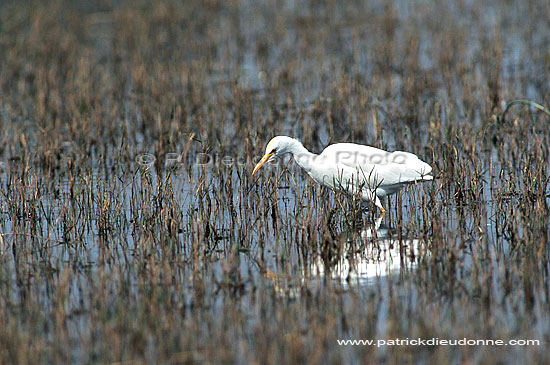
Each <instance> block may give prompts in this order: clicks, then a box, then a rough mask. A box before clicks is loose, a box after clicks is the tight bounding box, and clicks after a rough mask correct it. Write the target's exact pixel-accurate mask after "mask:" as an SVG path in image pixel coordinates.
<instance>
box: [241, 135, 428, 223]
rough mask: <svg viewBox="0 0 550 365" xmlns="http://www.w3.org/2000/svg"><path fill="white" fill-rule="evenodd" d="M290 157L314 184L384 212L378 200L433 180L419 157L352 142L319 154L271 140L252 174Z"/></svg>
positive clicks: (286, 140) (295, 142)
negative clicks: (351, 197) (417, 183)
mask: <svg viewBox="0 0 550 365" xmlns="http://www.w3.org/2000/svg"><path fill="white" fill-rule="evenodd" d="M285 154H291V155H292V156H293V157H294V160H295V161H296V163H297V164H298V165H299V166H300V167H301V168H302V169H304V170H305V171H306V172H307V173H308V175H309V176H311V177H312V178H313V180H315V181H316V182H317V183H319V184H321V185H323V186H326V187H328V188H330V189H332V190H336V191H344V192H346V193H348V194H352V195H353V194H360V195H361V197H362V199H363V200H368V201H372V202H374V204H375V205H376V206H377V207H378V208H380V210H381V211H382V213H381V215H380V216H381V217H382V216H383V215H384V214H385V213H386V210H385V209H384V207H383V206H382V202H381V201H380V198H382V197H385V196H387V195H391V194H394V193H397V192H398V191H399V190H401V189H402V188H403V187H404V186H405V185H407V184H411V183H415V182H420V181H428V180H432V179H433V176H431V175H430V173H431V172H432V167H431V166H430V165H428V164H427V163H426V162H424V161H422V160H420V159H419V158H418V156H416V155H414V154H412V153H409V152H402V151H395V152H387V151H384V150H381V149H378V148H375V147H370V146H363V145H359V144H354V143H337V144H333V145H330V146H328V147H327V148H325V150H324V151H323V152H322V153H321V154H320V155H316V154H314V153H311V152H309V151H308V150H307V149H306V148H305V147H304V146H303V145H302V143H301V142H300V141H298V140H296V139H294V138H291V137H287V136H277V137H274V138H273V139H272V140H271V141H269V143H268V144H267V147H266V149H265V155H264V157H262V159H261V160H260V162H258V164H257V165H256V167H255V168H254V171H253V172H252V175H254V174H255V173H256V172H257V171H258V170H259V169H260V167H262V166H263V165H264V164H265V163H266V162H268V161H271V160H272V159H274V158H276V157H280V156H283V155H285Z"/></svg>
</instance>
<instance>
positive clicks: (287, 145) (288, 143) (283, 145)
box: [252, 136, 298, 175]
mask: <svg viewBox="0 0 550 365" xmlns="http://www.w3.org/2000/svg"><path fill="white" fill-rule="evenodd" d="M296 142H298V141H297V140H295V139H294V138H290V137H287V136H277V137H274V138H273V139H272V140H271V141H269V143H268V144H267V146H266V148H265V154H264V157H262V159H261V160H260V162H258V164H257V165H256V167H254V171H253V172H252V175H254V174H255V173H256V172H257V171H258V170H259V169H260V167H262V166H263V165H264V164H265V163H266V162H268V161H271V160H272V159H274V158H275V157H280V156H282V155H284V154H287V153H289V152H290V150H291V147H292V146H293V145H294V144H295V143H296Z"/></svg>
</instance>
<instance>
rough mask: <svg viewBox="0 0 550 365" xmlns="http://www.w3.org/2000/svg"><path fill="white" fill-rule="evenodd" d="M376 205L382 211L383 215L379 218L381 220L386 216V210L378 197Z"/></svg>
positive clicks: (375, 201)
mask: <svg viewBox="0 0 550 365" xmlns="http://www.w3.org/2000/svg"><path fill="white" fill-rule="evenodd" d="M374 204H375V205H376V206H377V207H378V208H380V210H381V211H382V213H380V216H379V217H378V218H379V219H380V218H382V217H383V216H384V214H386V209H384V206H383V205H382V202H381V201H380V199H379V198H378V197H376V199H375V200H374Z"/></svg>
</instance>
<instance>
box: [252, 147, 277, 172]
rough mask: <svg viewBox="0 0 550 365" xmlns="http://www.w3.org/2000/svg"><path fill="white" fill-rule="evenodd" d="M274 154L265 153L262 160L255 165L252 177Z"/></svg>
mask: <svg viewBox="0 0 550 365" xmlns="http://www.w3.org/2000/svg"><path fill="white" fill-rule="evenodd" d="M274 154H275V152H269V153H266V154H265V156H264V157H262V159H261V160H260V162H258V164H257V165H256V167H254V171H252V176H254V174H255V173H256V172H257V171H258V170H259V169H260V167H262V166H263V165H264V164H265V163H266V162H267V161H269V159H270V158H271V156H273V155H274Z"/></svg>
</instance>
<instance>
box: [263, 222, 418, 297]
mask: <svg viewBox="0 0 550 365" xmlns="http://www.w3.org/2000/svg"><path fill="white" fill-rule="evenodd" d="M396 236H397V235H396V234H395V230H393V229H390V228H389V227H388V226H386V225H383V224H382V218H378V219H376V220H375V221H374V222H373V224H371V225H370V226H368V227H363V228H362V229H360V230H358V231H356V232H343V233H340V236H339V237H336V238H335V239H334V240H333V244H332V245H324V248H323V250H322V252H321V253H320V255H317V256H316V257H312V258H311V259H310V260H308V261H307V262H303V263H302V269H301V275H299V277H296V276H292V275H285V274H277V273H274V272H271V271H269V270H266V271H265V274H264V276H265V277H267V278H269V279H270V280H271V281H272V283H273V285H274V289H275V291H276V292H277V293H278V294H279V295H282V296H285V297H298V296H300V293H301V292H302V291H303V290H304V289H307V288H308V287H309V288H311V287H313V286H315V285H317V284H321V283H323V282H324V283H328V282H330V283H331V284H336V285H340V286H341V288H342V289H348V288H350V287H353V286H364V285H372V284H375V283H376V282H377V281H378V280H380V279H384V278H389V277H392V276H393V275H398V274H402V273H404V272H409V271H410V270H414V269H415V267H416V266H417V265H418V258H419V252H420V251H419V249H421V247H420V240H419V239H417V238H402V239H398V238H397V237H396ZM337 242H340V243H341V245H340V247H338V245H337V244H336V243H337Z"/></svg>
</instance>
